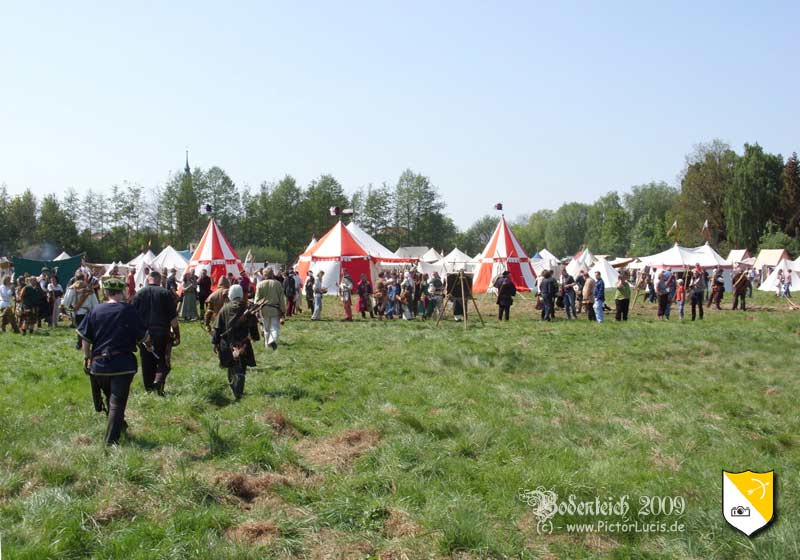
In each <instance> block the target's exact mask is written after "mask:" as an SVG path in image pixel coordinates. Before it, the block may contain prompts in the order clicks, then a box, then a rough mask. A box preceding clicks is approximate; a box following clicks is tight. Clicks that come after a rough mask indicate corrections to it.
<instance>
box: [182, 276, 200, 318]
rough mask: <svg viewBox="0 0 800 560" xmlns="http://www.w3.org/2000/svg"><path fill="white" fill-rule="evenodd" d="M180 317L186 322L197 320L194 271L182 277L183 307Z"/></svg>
mask: <svg viewBox="0 0 800 560" xmlns="http://www.w3.org/2000/svg"><path fill="white" fill-rule="evenodd" d="M181 317H182V318H183V319H186V320H187V321H196V320H197V276H195V275H194V271H191V272H186V273H185V274H184V275H183V306H182V307H181Z"/></svg>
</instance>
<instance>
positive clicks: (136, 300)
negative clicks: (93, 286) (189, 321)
mask: <svg viewBox="0 0 800 560" xmlns="http://www.w3.org/2000/svg"><path fill="white" fill-rule="evenodd" d="M131 305H133V308H134V309H135V310H136V313H137V314H138V315H139V319H140V320H141V321H142V323H143V324H144V326H145V328H147V332H148V335H149V337H148V338H149V340H148V341H147V342H148V343H147V344H139V357H140V358H141V360H142V382H143V383H144V389H145V391H147V392H148V393H150V392H152V391H155V392H156V393H157V394H158V395H159V396H162V397H163V396H164V386H165V385H166V383H167V376H168V375H169V372H170V371H171V370H172V349H173V348H174V347H175V346H178V345H179V344H180V343H181V332H180V327H179V326H178V312H177V309H176V308H175V300H174V299H173V297H172V293H170V291H169V290H167V289H166V288H162V287H161V273H160V272H158V271H157V270H153V271H152V272H150V274H148V276H147V284H146V285H145V287H144V288H142V289H141V290H139V291H138V292H136V295H135V296H133V301H132V302H131Z"/></svg>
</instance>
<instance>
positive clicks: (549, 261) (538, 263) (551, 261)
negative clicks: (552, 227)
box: [531, 249, 561, 277]
mask: <svg viewBox="0 0 800 560" xmlns="http://www.w3.org/2000/svg"><path fill="white" fill-rule="evenodd" d="M531 266H532V267H533V270H534V272H536V275H537V276H540V277H541V275H542V272H544V271H545V270H550V271H553V272H557V271H559V270H561V260H560V259H559V258H558V257H556V256H555V255H554V254H553V253H551V252H550V251H548V250H547V249H542V250H541V251H539V252H538V253H536V254H535V255H534V256H533V258H532V259H531Z"/></svg>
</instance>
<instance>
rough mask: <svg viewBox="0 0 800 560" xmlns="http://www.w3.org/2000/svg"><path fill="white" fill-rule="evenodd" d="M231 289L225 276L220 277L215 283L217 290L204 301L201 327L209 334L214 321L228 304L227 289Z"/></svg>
mask: <svg viewBox="0 0 800 560" xmlns="http://www.w3.org/2000/svg"><path fill="white" fill-rule="evenodd" d="M230 287H231V284H230V281H229V280H228V277H227V276H220V278H219V281H218V282H217V289H216V290H214V291H213V292H212V293H211V295H210V296H208V298H207V299H206V307H207V309H206V314H205V316H204V317H203V326H204V327H205V329H206V331H208V332H209V333H210V332H211V330H212V328H213V324H214V321H216V319H217V315H218V314H219V312H220V310H221V309H222V307H223V306H224V305H225V304H226V303H228V289H229V288H230Z"/></svg>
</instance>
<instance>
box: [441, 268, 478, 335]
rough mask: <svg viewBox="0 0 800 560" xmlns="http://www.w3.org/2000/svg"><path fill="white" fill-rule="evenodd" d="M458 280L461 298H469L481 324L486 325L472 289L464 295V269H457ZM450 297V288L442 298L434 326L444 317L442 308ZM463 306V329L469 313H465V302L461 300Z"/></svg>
mask: <svg viewBox="0 0 800 560" xmlns="http://www.w3.org/2000/svg"><path fill="white" fill-rule="evenodd" d="M458 282H459V284H460V285H461V299H462V300H464V299H467V298H469V300H470V301H471V302H472V305H473V306H474V307H475V312H476V313H477V314H478V319H480V320H481V325H483V326H486V323H484V322H483V316H481V310H480V309H478V304H477V302H476V301H475V298H474V297H473V295H472V290H470V291H469V296H467V297H466V298H465V296H464V271H463V270H459V271H458ZM451 299H452V298H451V297H450V290H448V293H447V296H446V297H445V298H444V303H443V304H442V309H441V310H440V311H439V317H438V318H437V319H436V326H437V327H438V326H439V322H440V321H441V320H442V317H444V310H445V309H447V302H448V301H450V300H451ZM463 306H464V330H467V322H468V317H469V313H467V303H466V302H463Z"/></svg>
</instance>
